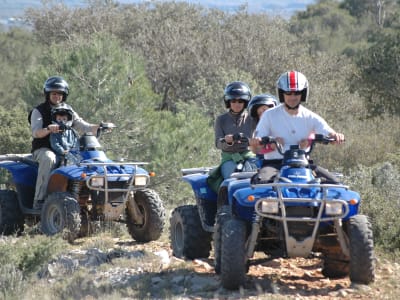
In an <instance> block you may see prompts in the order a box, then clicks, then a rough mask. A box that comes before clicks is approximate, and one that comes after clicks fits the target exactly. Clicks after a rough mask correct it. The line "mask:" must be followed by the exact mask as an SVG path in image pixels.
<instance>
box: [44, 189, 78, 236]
mask: <svg viewBox="0 0 400 300" xmlns="http://www.w3.org/2000/svg"><path fill="white" fill-rule="evenodd" d="M40 223H41V230H42V232H43V233H44V234H46V235H49V236H51V235H55V234H57V233H60V232H62V234H63V238H64V239H66V240H68V241H69V242H72V241H73V240H74V239H76V238H77V237H78V235H79V231H80V226H81V216H80V207H79V204H78V202H77V201H76V199H75V198H74V197H73V196H72V195H71V194H70V193H66V192H61V193H60V192H56V193H52V194H50V195H49V196H48V197H47V198H46V200H45V202H44V205H43V208H42V211H41V214H40Z"/></svg>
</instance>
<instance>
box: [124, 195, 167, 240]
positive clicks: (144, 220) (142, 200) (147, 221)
mask: <svg viewBox="0 0 400 300" xmlns="http://www.w3.org/2000/svg"><path fill="white" fill-rule="evenodd" d="M133 201H134V202H133ZM137 214H139V215H140V220H139V219H137V218H136V217H135V216H136V215H137ZM164 224H165V209H164V204H163V202H162V201H161V199H160V196H159V195H158V194H157V193H156V192H155V191H153V190H151V189H143V190H138V191H136V192H135V193H134V195H133V197H130V198H129V200H128V202H127V205H126V226H127V227H128V232H129V234H130V235H131V237H132V238H133V239H135V240H136V241H138V242H142V243H145V242H150V241H155V240H157V239H158V238H159V237H160V236H161V233H162V231H163V229H164Z"/></svg>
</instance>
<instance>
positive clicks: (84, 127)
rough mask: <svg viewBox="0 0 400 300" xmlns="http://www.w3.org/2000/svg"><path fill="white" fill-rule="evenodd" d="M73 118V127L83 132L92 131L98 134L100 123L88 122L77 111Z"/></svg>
mask: <svg viewBox="0 0 400 300" xmlns="http://www.w3.org/2000/svg"><path fill="white" fill-rule="evenodd" d="M72 119H73V123H72V127H74V128H76V129H77V130H79V131H81V132H92V133H93V134H94V135H96V132H97V129H98V128H99V125H98V124H91V123H88V122H86V121H85V120H83V119H82V118H81V117H80V116H79V115H78V114H77V113H76V112H75V111H74V115H73V118H72Z"/></svg>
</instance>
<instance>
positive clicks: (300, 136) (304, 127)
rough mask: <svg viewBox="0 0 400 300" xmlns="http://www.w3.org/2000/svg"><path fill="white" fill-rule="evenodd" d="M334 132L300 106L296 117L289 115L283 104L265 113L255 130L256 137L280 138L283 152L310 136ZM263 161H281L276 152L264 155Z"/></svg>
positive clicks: (317, 117)
mask: <svg viewBox="0 0 400 300" xmlns="http://www.w3.org/2000/svg"><path fill="white" fill-rule="evenodd" d="M331 132H334V130H333V129H332V128H331V127H330V126H329V125H328V124H327V123H326V121H325V120H324V119H323V118H321V117H320V116H318V115H317V114H316V113H314V112H312V111H311V110H309V109H307V108H305V107H304V106H302V105H300V107H299V111H298V113H297V115H295V116H294V115H290V114H289V113H288V112H287V111H286V110H285V106H284V104H281V105H279V106H277V107H274V108H272V109H269V110H267V111H265V112H264V113H263V114H262V116H261V119H260V121H259V122H258V124H257V127H256V130H255V136H256V137H265V136H271V137H280V138H282V139H283V140H284V144H285V145H284V150H288V149H289V148H290V146H291V145H298V144H299V142H300V141H301V140H304V139H308V138H309V136H310V135H311V134H323V135H328V134H330V133H331ZM264 159H282V155H281V154H280V153H279V152H278V151H277V150H275V151H272V152H268V153H265V154H264Z"/></svg>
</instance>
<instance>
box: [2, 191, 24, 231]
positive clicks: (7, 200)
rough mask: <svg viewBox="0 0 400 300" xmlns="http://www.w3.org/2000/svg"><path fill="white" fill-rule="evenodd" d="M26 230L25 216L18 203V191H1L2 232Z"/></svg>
mask: <svg viewBox="0 0 400 300" xmlns="http://www.w3.org/2000/svg"><path fill="white" fill-rule="evenodd" d="M23 231H24V216H23V214H22V212H21V210H20V208H19V205H18V198H17V193H16V192H15V191H12V190H1V191H0V234H4V235H10V234H13V233H21V232H23Z"/></svg>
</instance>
